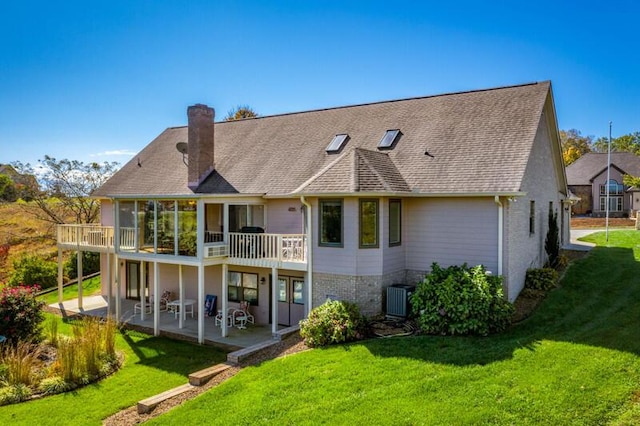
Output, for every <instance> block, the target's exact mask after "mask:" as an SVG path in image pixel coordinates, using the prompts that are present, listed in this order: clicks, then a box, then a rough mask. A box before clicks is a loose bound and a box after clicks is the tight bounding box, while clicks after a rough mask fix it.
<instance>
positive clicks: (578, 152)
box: [560, 129, 593, 166]
mask: <svg viewBox="0 0 640 426" xmlns="http://www.w3.org/2000/svg"><path fill="white" fill-rule="evenodd" d="M560 142H561V144H562V158H564V164H565V165H567V166H568V165H569V164H571V163H573V162H574V161H576V160H577V159H578V158H580V157H582V155H583V154H586V153H587V152H591V145H592V142H593V137H592V136H582V135H581V134H580V131H579V130H576V129H570V130H560Z"/></svg>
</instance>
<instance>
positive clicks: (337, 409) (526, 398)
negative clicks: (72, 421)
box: [151, 231, 640, 425]
mask: <svg viewBox="0 0 640 426" xmlns="http://www.w3.org/2000/svg"><path fill="white" fill-rule="evenodd" d="M585 240H588V241H593V242H596V243H598V244H599V245H600V246H599V247H597V248H595V249H594V250H593V251H592V253H591V254H590V255H589V256H588V257H587V258H585V259H582V260H580V261H577V262H576V263H575V264H574V265H573V266H572V267H571V268H570V270H569V271H568V272H567V274H566V275H565V278H564V280H563V281H562V287H561V288H560V289H557V290H555V291H553V292H552V293H551V294H550V295H549V296H548V297H547V299H546V300H545V301H544V302H543V303H542V305H541V306H540V308H539V310H538V311H537V312H536V313H535V314H534V315H533V316H532V317H530V318H529V319H528V320H526V321H524V322H523V323H520V324H518V325H517V326H515V327H513V328H512V329H511V330H509V331H508V332H507V333H505V334H502V335H499V336H492V337H485V338H480V337H478V338H471V337H440V336H421V337H406V338H393V339H376V340H368V341H364V342H360V343H355V344H350V345H344V346H334V347H330V348H328V349H319V350H313V351H308V352H304V353H301V354H297V355H294V356H290V357H286V358H283V359H277V360H273V361H269V362H265V363H263V364H262V365H260V366H256V367H251V368H247V369H244V370H243V371H241V372H240V373H239V374H238V375H236V376H235V377H233V378H232V379H230V380H228V381H226V382H224V383H223V384H221V385H220V386H218V387H216V388H213V389H212V390H210V391H209V392H207V393H205V394H203V395H201V396H200V397H198V398H196V399H194V400H192V401H189V402H187V403H185V404H183V405H182V406H181V407H179V408H177V409H175V410H173V411H171V412H169V413H167V414H165V415H163V416H160V417H158V418H157V419H155V420H153V421H152V422H151V423H152V424H161V425H167V424H168V425H172V424H175V425H184V424H212V423H215V424H229V425H235V424H296V425H298V424H375V425H385V424H388V425H398V424H402V425H404V424H407V425H409V424H442V425H450V424H498V425H507V424H509V425H511V424H517V425H523V424H524V425H528V424H530V425H538V424H547V425H559V424H562V425H565V424H579V425H596V424H598V425H599V424H629V425H631V424H640V263H638V261H639V259H640V251H639V250H638V247H639V245H640V232H636V231H614V232H611V233H610V235H609V244H608V245H609V247H604V246H603V245H604V234H603V233H599V234H595V235H593V236H590V237H587V238H585Z"/></svg>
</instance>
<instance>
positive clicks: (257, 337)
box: [49, 296, 285, 350]
mask: <svg viewBox="0 0 640 426" xmlns="http://www.w3.org/2000/svg"><path fill="white" fill-rule="evenodd" d="M135 303H136V301H134V300H126V299H123V300H122V315H121V318H120V321H121V322H122V323H123V324H125V326H127V327H130V328H133V329H136V330H140V331H144V332H146V333H149V334H153V314H146V315H145V319H144V321H143V320H141V318H140V313H135V314H134V309H133V307H134V305H135ZM49 307H50V308H51V309H53V310H56V311H59V312H60V313H61V314H62V315H63V316H66V315H76V314H82V315H91V316H98V317H102V318H105V317H106V316H107V301H106V297H104V296H87V297H84V298H83V303H82V308H79V307H78V299H72V300H67V301H64V302H63V303H62V304H58V303H53V304H51V305H49ZM197 318H198V316H197V308H196V312H195V313H194V317H193V318H191V315H190V314H187V316H186V319H185V320H184V321H183V327H182V328H179V320H178V318H176V316H175V315H174V313H173V312H166V311H165V312H160V324H159V329H160V335H164V336H168V337H173V338H179V339H182V340H188V341H193V342H197V340H198V320H197ZM284 328H285V327H278V329H279V330H280V329H284ZM227 332H228V336H227V337H222V336H221V329H220V327H219V326H216V325H215V321H214V318H213V317H205V326H204V337H205V344H210V345H214V346H221V347H224V348H226V349H229V350H235V349H239V348H246V347H249V346H252V345H255V344H257V343H261V342H264V341H267V340H272V339H273V335H272V332H271V325H253V324H248V325H247V328H246V329H242V330H240V329H237V328H235V327H229V328H228V329H227Z"/></svg>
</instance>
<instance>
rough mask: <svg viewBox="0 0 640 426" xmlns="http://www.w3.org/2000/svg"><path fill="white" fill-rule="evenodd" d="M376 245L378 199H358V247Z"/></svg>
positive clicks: (374, 246) (373, 246)
mask: <svg viewBox="0 0 640 426" xmlns="http://www.w3.org/2000/svg"><path fill="white" fill-rule="evenodd" d="M376 247H378V200H365V199H362V200H360V248H376Z"/></svg>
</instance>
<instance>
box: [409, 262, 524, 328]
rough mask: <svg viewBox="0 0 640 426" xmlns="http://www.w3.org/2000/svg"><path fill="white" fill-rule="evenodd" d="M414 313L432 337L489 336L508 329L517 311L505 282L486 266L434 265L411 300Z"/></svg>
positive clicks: (419, 323)
mask: <svg viewBox="0 0 640 426" xmlns="http://www.w3.org/2000/svg"><path fill="white" fill-rule="evenodd" d="M411 305H412V312H413V314H414V315H416V316H417V322H418V325H419V326H420V328H421V329H422V331H424V332H425V333H429V334H477V335H483V336H484V335H487V334H490V333H495V332H499V331H502V330H504V329H506V328H507V327H508V326H509V324H510V323H511V316H512V315H513V312H514V307H513V305H511V303H509V302H508V301H507V300H505V299H504V296H503V291H502V278H501V277H494V276H490V275H487V272H486V270H485V268H484V267H483V266H482V265H479V266H475V267H473V268H469V267H468V266H467V265H466V264H464V265H462V266H450V267H448V268H446V269H443V268H441V267H440V266H438V264H437V263H434V264H433V265H432V266H431V272H430V273H429V274H427V276H426V277H425V279H424V281H422V282H421V283H419V284H418V285H417V287H416V291H415V292H414V293H413V295H412V296H411Z"/></svg>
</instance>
